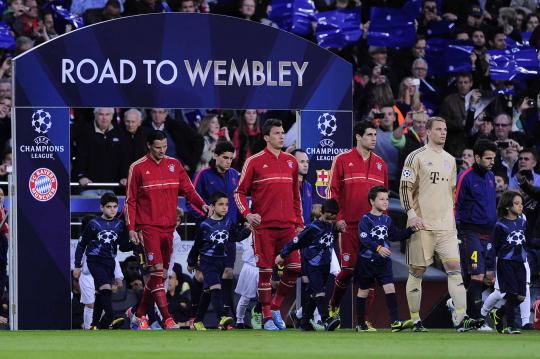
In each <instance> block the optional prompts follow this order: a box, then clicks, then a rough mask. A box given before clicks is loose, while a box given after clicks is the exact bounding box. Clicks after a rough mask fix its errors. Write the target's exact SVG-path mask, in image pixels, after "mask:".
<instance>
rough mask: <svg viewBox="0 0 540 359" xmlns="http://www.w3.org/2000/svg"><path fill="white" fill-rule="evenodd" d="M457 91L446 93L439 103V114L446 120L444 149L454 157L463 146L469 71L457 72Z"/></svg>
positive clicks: (470, 79) (469, 83)
mask: <svg viewBox="0 0 540 359" xmlns="http://www.w3.org/2000/svg"><path fill="white" fill-rule="evenodd" d="M456 85H457V90H458V91H457V93H453V94H451V95H448V96H447V97H446V98H445V99H444V100H443V102H442V104H441V109H440V116H441V117H442V118H444V119H445V120H446V125H447V126H448V135H447V138H446V144H445V150H446V151H448V152H449V153H450V154H452V155H453V156H454V157H457V156H459V154H460V153H461V151H462V150H463V147H465V141H464V139H465V135H466V133H465V120H466V118H467V112H466V110H467V109H466V108H465V95H466V94H468V93H469V91H471V89H472V86H473V83H472V76H471V74H469V73H463V74H459V75H458V76H457V78H456Z"/></svg>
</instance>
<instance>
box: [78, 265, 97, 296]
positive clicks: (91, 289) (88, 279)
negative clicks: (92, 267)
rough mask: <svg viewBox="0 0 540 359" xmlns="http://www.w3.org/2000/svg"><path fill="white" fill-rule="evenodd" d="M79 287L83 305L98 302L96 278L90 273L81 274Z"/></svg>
mask: <svg viewBox="0 0 540 359" xmlns="http://www.w3.org/2000/svg"><path fill="white" fill-rule="evenodd" d="M79 287H81V303H82V304H93V303H94V302H95V301H96V287H95V286H94V278H93V277H92V275H91V274H90V273H85V272H84V271H83V272H82V273H81V276H80V277H79Z"/></svg>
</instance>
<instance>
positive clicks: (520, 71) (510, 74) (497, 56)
mask: <svg viewBox="0 0 540 359" xmlns="http://www.w3.org/2000/svg"><path fill="white" fill-rule="evenodd" d="M488 53H489V56H490V60H489V72H490V75H491V79H492V80H505V81H506V80H513V79H514V78H515V77H516V76H520V77H521V78H523V77H527V76H538V71H539V67H540V63H539V62H538V55H537V53H536V50H535V49H524V50H521V51H520V50H518V49H512V50H489V51H488Z"/></svg>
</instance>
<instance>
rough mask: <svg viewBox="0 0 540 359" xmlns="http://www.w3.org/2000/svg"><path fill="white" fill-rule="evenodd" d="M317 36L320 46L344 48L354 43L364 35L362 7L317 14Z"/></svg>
mask: <svg viewBox="0 0 540 359" xmlns="http://www.w3.org/2000/svg"><path fill="white" fill-rule="evenodd" d="M316 17H317V30H316V32H315V36H316V37H317V43H318V44H319V46H321V47H324V48H326V49H330V48H331V49H342V48H344V47H347V46H350V45H354V44H356V43H357V42H358V41H359V40H360V37H361V36H362V28H361V26H362V23H361V20H362V19H361V15H360V8H359V7H356V8H354V9H346V10H335V11H326V12H321V13H318V14H317V15H316Z"/></svg>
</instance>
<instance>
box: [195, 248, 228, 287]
mask: <svg viewBox="0 0 540 359" xmlns="http://www.w3.org/2000/svg"><path fill="white" fill-rule="evenodd" d="M199 264H200V265H199V270H200V271H201V272H202V274H203V278H204V279H203V289H208V288H210V287H211V286H213V285H216V284H221V277H222V276H223V270H224V269H225V257H209V256H204V255H201V257H200V262H199Z"/></svg>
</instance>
